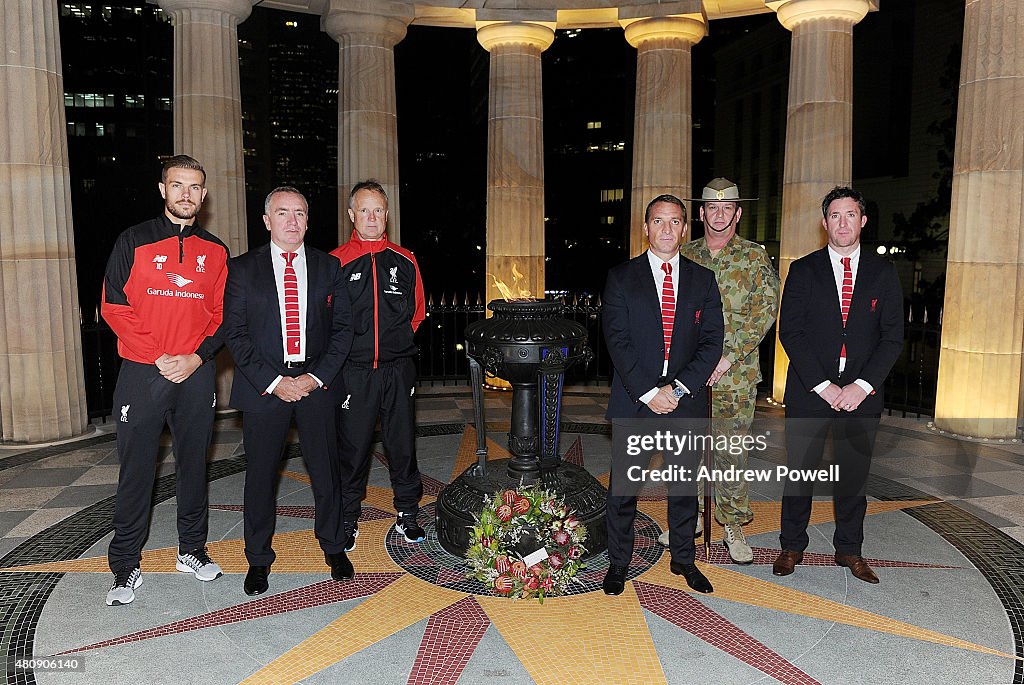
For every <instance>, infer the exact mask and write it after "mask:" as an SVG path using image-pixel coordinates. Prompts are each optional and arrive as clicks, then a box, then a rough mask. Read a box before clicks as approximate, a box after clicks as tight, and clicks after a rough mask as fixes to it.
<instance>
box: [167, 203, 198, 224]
mask: <svg viewBox="0 0 1024 685" xmlns="http://www.w3.org/2000/svg"><path fill="white" fill-rule="evenodd" d="M165 206H166V207H167V211H168V212H170V214H171V216H173V217H177V218H179V219H185V220H188V219H194V218H195V216H196V214H198V213H199V207H200V205H198V204H193V205H192V209H191V210H184V211H182V210H180V209H178V207H177V205H175V204H174V203H171V202H168V203H166V204H165Z"/></svg>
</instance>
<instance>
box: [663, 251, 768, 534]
mask: <svg viewBox="0 0 1024 685" xmlns="http://www.w3.org/2000/svg"><path fill="white" fill-rule="evenodd" d="M680 252H681V253H682V254H683V255H684V256H685V257H688V258H689V259H692V260H693V261H695V262H697V263H698V264H700V265H701V266H704V267H707V268H708V269H711V270H712V271H714V272H715V277H716V278H717V279H718V289H719V291H720V292H721V294H722V309H723V313H724V314H725V345H724V348H723V351H722V355H723V356H724V357H725V358H726V359H728V360H729V361H730V362H732V366H731V367H729V371H728V372H726V373H725V375H723V376H722V378H721V379H720V380H719V381H718V383H717V384H716V385H715V387H714V392H713V393H712V400H711V409H712V417H713V418H712V421H711V428H712V431H713V433H714V434H715V435H735V434H739V435H746V434H747V432H748V431H749V430H750V424H751V423H753V421H754V402H755V399H756V398H757V383H758V381H760V380H761V366H760V364H759V362H758V355H757V346H758V345H759V344H760V343H761V339H762V338H764V336H765V334H766V333H767V332H768V329H770V328H771V327H772V324H773V323H774V322H775V317H776V316H777V315H778V312H779V277H778V275H777V274H776V273H775V268H774V267H773V266H772V263H771V260H770V259H769V258H768V254H767V253H766V252H765V251H764V248H762V247H761V246H760V245H758V244H757V243H753V242H751V241H749V240H744V239H743V238H741V237H739V236H738V235H734V236H733V237H732V238H731V239H730V240H729V242H727V243H726V244H725V246H724V247H723V248H722V249H721V250H719V252H718V254H717V255H715V256H712V255H711V251H710V250H709V249H708V246H707V242H706V241H705V239H704V238H700V239H698V240H694V241H691V242H689V243H686V244H685V245H683V246H682V248H681V250H680ZM733 465H734V466H735V467H736V468H737V469H745V468H746V467H747V453H746V450H744V451H743V452H742V453H741V454H729V453H728V452H727V451H717V450H716V452H715V465H714V467H715V468H718V469H726V468H728V467H729V466H733ZM747 491H748V485H747V483H746V482H745V481H740V482H732V483H722V482H716V483H715V519H716V520H717V521H718V522H719V523H721V524H723V525H724V524H733V525H736V524H738V525H743V524H745V523H749V522H750V520H751V519H752V518H753V517H754V514H753V512H751V511H750V498H749V496H748V493H747ZM699 501H700V502H701V508H702V509H703V503H704V500H703V498H699Z"/></svg>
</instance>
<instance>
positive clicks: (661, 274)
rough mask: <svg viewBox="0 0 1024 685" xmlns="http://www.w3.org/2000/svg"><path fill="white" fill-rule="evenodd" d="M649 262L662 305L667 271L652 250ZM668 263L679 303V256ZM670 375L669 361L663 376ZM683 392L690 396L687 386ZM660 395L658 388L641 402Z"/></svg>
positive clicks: (674, 294)
mask: <svg viewBox="0 0 1024 685" xmlns="http://www.w3.org/2000/svg"><path fill="white" fill-rule="evenodd" d="M647 260H648V261H649V262H650V264H651V275H653V276H654V284H655V285H656V286H658V303H659V304H660V303H661V290H662V288H664V287H665V271H664V270H663V269H662V268H661V265H662V264H664V263H665V260H663V259H662V258H661V257H659V256H658V255H656V254H654V253H653V252H651V251H650V250H647ZM668 263H669V264H671V265H672V297H673V298H676V300H677V302H678V298H679V277H678V274H679V255H678V254H676V255H675V256H673V257H672V259H670V260H668ZM673 330H674V329H673ZM667 374H668V359H666V360H665V364H664V365H663V366H662V367H661V375H662V376H665V375H667ZM683 391H684V392H686V393H687V394H689V392H690V391H689V390H687V388H686V386H683ZM657 394H658V388H656V387H655V388H651V389H650V390H648V391H647V392H645V393H644V394H643V395H641V396H640V401H641V402H643V403H644V404H647V403H648V402H650V401H651V400H653V399H654V396H655V395H657Z"/></svg>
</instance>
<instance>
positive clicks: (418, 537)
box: [395, 511, 427, 542]
mask: <svg viewBox="0 0 1024 685" xmlns="http://www.w3.org/2000/svg"><path fill="white" fill-rule="evenodd" d="M395 530H397V531H398V532H399V533H401V534H402V535H404V536H405V541H406V542H423V541H424V540H426V539H427V534H426V533H425V532H424V531H423V529H422V528H420V525H419V524H418V523H416V514H405V513H403V512H401V511H400V512H398V521H397V522H396V523H395Z"/></svg>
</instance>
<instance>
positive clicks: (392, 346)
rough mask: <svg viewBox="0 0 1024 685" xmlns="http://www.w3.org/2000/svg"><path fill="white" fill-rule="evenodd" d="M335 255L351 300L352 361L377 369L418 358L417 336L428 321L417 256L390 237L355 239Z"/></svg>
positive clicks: (350, 359) (353, 237) (339, 249)
mask: <svg viewBox="0 0 1024 685" xmlns="http://www.w3.org/2000/svg"><path fill="white" fill-rule="evenodd" d="M331 254H332V255H334V256H335V257H337V258H338V259H339V260H341V272H342V278H343V279H344V281H345V286H346V289H347V290H348V293H349V297H350V299H351V301H352V320H353V321H352V327H353V330H354V332H355V339H354V340H353V342H352V351H351V352H349V355H348V361H349V362H350V363H354V364H361V365H366V366H371V365H372V366H373V367H374V368H376V367H377V366H378V365H379V364H381V363H387V362H391V361H395V360H396V359H402V358H404V357H414V356H416V352H417V348H416V344H415V343H414V342H413V334H414V333H415V332H416V329H418V328H419V327H420V324H421V323H423V319H424V317H425V316H426V306H425V303H424V300H423V280H422V279H421V278H420V267H419V265H418V264H417V263H416V258H415V257H414V256H413V254H412V252H410V251H409V250H406V249H405V248H403V247H401V246H399V245H396V244H395V243H393V242H391V241H390V240H388V239H387V238H384V239H382V240H361V239H360V238H359V234H358V233H355V232H353V233H352V238H351V239H350V240H349V241H348V242H347V243H345V244H344V245H342V246H340V247H339V248H337V249H336V250H334V251H333V252H331Z"/></svg>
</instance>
